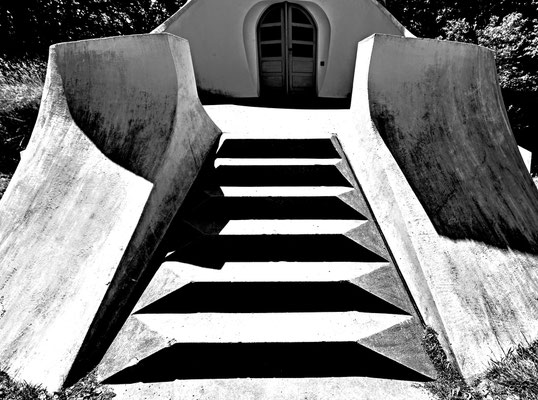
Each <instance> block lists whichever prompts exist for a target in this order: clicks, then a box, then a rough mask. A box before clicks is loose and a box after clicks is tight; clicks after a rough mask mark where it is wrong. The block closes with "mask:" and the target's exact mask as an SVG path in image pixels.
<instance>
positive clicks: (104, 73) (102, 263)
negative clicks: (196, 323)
mask: <svg viewBox="0 0 538 400" xmlns="http://www.w3.org/2000/svg"><path fill="white" fill-rule="evenodd" d="M219 133H220V132H219V130H218V129H217V128H216V126H215V125H214V124H213V123H212V122H211V120H210V119H209V117H208V116H207V115H206V113H205V111H204V109H203V107H202V106H201V104H200V103H199V101H198V97H197V94H196V86H195V81H194V71H193V68H192V63H191V56H190V51H189V46H188V43H187V41H186V40H184V39H180V38H177V37H174V36H173V35H168V34H159V35H135V36H127V37H117V38H108V39H99V40H88V41H81V42H72V43H64V44H59V45H55V46H52V47H51V50H50V58H49V66H48V71H47V78H46V83H45V89H44V93H43V100H42V103H41V108H40V111H39V116H38V120H37V123H36V126H35V128H34V132H33V134H32V137H31V140H30V143H29V145H28V148H27V149H26V150H25V152H24V154H23V156H22V160H21V163H20V165H19V167H18V169H17V171H16V172H15V175H14V176H13V179H12V181H11V184H10V185H9V187H8V190H7V191H6V193H5V194H4V196H3V198H2V200H1V201H0V222H1V223H0V237H1V240H0V263H1V265H2V269H1V270H0V293H1V295H0V369H2V370H5V371H7V372H9V373H10V374H11V375H13V376H14V377H15V378H18V379H24V380H26V381H28V382H32V383H39V384H42V385H45V386H46V387H47V388H49V389H54V390H55V389H58V388H59V387H60V385H62V384H63V383H65V380H66V379H71V381H72V380H75V379H77V378H80V376H81V375H82V374H83V373H85V372H87V371H88V370H89V369H91V368H92V367H94V366H95V365H96V363H97V361H98V360H99V357H100V355H102V354H103V353H104V351H105V350H106V346H107V344H108V343H109V342H110V341H111V340H112V339H113V337H114V335H115V333H116V330H119V328H120V327H121V324H122V323H123V319H124V318H126V317H127V315H128V314H129V312H130V311H131V309H130V308H129V307H131V306H132V305H134V302H136V301H137V298H136V296H137V292H138V291H140V290H142V289H143V288H144V282H145V281H146V280H149V278H150V277H151V274H152V271H151V263H150V261H151V260H152V258H153V257H154V255H155V252H156V249H157V247H158V245H159V242H160V240H161V238H162V236H163V235H164V232H165V230H166V228H167V226H168V224H169V223H170V222H171V219H172V217H173V216H174V215H175V212H176V210H177V209H178V207H179V205H180V204H181V202H182V201H183V198H184V197H185V195H186V192H187V191H188V189H189V188H190V185H191V184H192V182H193V180H194V178H195V177H196V175H197V173H198V170H199V168H200V167H201V165H202V163H203V161H204V159H205V156H206V154H207V152H208V151H209V149H210V147H211V146H212V145H213V143H214V142H215V140H216V139H217V137H218V135H219ZM148 264H149V265H150V267H149V268H148ZM68 374H69V377H68Z"/></svg>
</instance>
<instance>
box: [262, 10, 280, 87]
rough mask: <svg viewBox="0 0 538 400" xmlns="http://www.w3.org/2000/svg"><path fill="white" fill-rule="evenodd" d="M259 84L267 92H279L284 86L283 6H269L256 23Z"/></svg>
mask: <svg viewBox="0 0 538 400" xmlns="http://www.w3.org/2000/svg"><path fill="white" fill-rule="evenodd" d="M258 44H259V45H258V46H259V47H258V51H259V59H260V85H261V87H262V88H263V91H264V92H266V93H268V94H281V93H283V92H285V88H286V67H285V65H286V18H285V8H284V7H282V6H278V7H271V8H269V10H268V11H267V12H266V13H265V14H264V15H263V16H262V18H261V19H260V23H259V25H258Z"/></svg>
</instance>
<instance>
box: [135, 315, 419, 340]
mask: <svg viewBox="0 0 538 400" xmlns="http://www.w3.org/2000/svg"><path fill="white" fill-rule="evenodd" d="M135 318H136V319H138V320H139V321H140V322H142V323H143V324H144V325H146V326H147V328H148V329H150V330H152V331H155V332H159V334H160V335H162V336H165V337H166V338H167V339H168V340H173V341H175V342H181V343H293V342H302V343H317V342H357V341H358V340H360V339H363V338H367V337H369V336H372V335H374V334H376V333H378V332H380V331H383V330H385V329H388V328H390V327H392V326H394V325H398V324H401V323H403V322H405V321H408V320H410V319H412V317H411V316H408V315H390V314H370V313H360V312H332V313H331V312H330V313H327V312H318V313H296V312H287V313H271V314H190V315H182V314H136V315H135Z"/></svg>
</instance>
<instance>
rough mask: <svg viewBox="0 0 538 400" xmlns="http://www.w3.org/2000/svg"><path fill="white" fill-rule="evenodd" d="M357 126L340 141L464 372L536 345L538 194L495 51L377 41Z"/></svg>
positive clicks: (358, 101) (360, 90)
mask: <svg viewBox="0 0 538 400" xmlns="http://www.w3.org/2000/svg"><path fill="white" fill-rule="evenodd" d="M395 66H397V67H396V68H395ZM350 123H351V125H350V127H349V129H348V130H347V131H346V133H345V134H344V135H341V136H339V137H340V138H341V141H342V143H343V147H344V150H345V151H346V154H347V156H348V158H349V160H350V163H351V166H352V168H353V170H354V171H355V173H356V174H357V175H358V176H361V177H363V178H364V179H361V185H362V186H363V189H364V192H365V194H366V198H367V199H368V200H369V201H370V204H371V205H372V209H373V214H374V215H375V217H376V218H377V221H378V222H379V224H380V226H381V230H382V231H383V233H384V235H385V237H386V239H387V242H388V244H389V246H390V248H391V250H392V252H393V254H394V257H395V259H396V260H397V263H398V265H399V267H400V270H401V272H402V274H403V277H404V279H405V281H406V282H407V284H408V286H409V289H410V291H411V294H412V296H413V298H414V299H415V301H416V302H417V305H418V307H419V309H420V311H421V313H422V315H423V316H424V318H425V319H426V322H427V323H428V324H429V325H431V326H433V327H434V328H435V329H436V330H437V331H438V332H439V334H440V338H441V340H442V341H443V343H444V345H445V348H446V349H447V351H448V352H449V354H450V355H451V356H452V357H453V358H454V359H455V360H456V361H457V365H458V366H459V367H460V368H461V370H462V372H463V374H464V376H465V377H467V378H472V377H475V376H477V375H478V374H480V373H482V372H484V371H485V369H486V368H487V366H488V363H489V361H490V360H491V359H499V358H501V357H502V356H503V354H504V352H505V351H507V350H508V349H509V348H511V347H513V346H515V345H517V344H519V343H523V344H524V343H526V342H527V341H530V340H534V339H536V338H537V337H538V305H537V304H536V301H535V296H536V293H537V290H538V276H537V275H538V272H537V270H536V265H537V262H538V257H537V249H538V247H537V245H538V242H537V239H538V192H537V190H536V187H535V186H534V185H533V183H532V180H531V178H530V175H529V173H528V171H527V170H526V167H525V164H524V162H523V160H522V158H521V155H520V154H519V152H518V147H517V145H516V142H515V140H514V137H513V135H512V132H511V130H510V126H509V123H508V119H507V117H506V113H505V110H504V105H503V102H502V98H501V94H500V89H499V86H498V82H497V77H496V69H495V63H494V59H493V54H492V52H491V51H489V50H487V49H485V48H481V47H478V46H472V45H467V44H462V43H451V42H442V41H436V40H425V39H404V38H399V37H394V36H388V35H374V36H372V37H370V38H368V39H367V40H365V41H363V42H361V43H360V44H359V47H358V54H357V65H356V72H355V80H354V89H353V99H352V106H351V121H350Z"/></svg>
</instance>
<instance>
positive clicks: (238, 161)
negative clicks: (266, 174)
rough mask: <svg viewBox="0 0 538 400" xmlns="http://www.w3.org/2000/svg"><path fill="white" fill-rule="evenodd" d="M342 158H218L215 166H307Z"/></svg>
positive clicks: (335, 161)
mask: <svg viewBox="0 0 538 400" xmlns="http://www.w3.org/2000/svg"><path fill="white" fill-rule="evenodd" d="M340 161H341V160H340V158H217V159H216V160H215V162H214V165H215V168H218V167H220V166H231V167H239V166H256V165H262V166H271V165H274V166H307V165H337V164H338V163H339V162H340Z"/></svg>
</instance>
